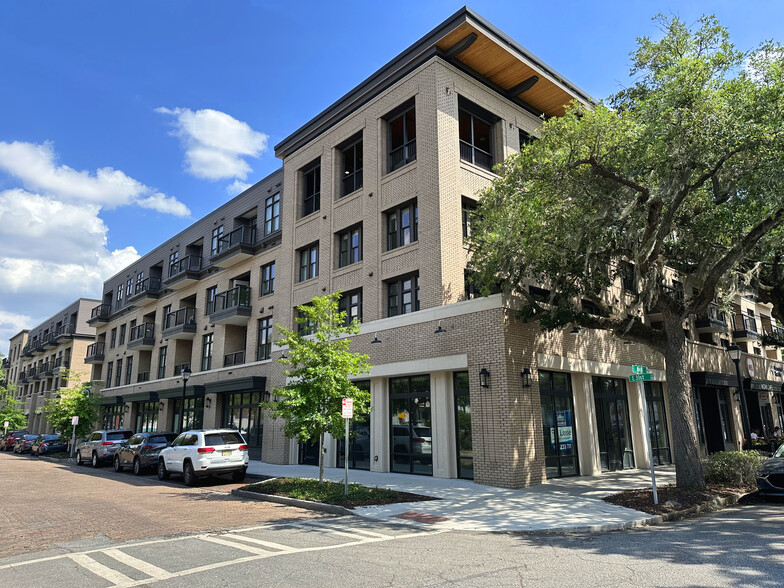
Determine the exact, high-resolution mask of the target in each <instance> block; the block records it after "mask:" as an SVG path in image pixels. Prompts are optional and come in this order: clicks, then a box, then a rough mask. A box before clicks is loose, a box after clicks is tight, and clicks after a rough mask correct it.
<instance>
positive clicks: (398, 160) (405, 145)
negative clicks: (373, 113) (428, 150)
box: [387, 100, 416, 172]
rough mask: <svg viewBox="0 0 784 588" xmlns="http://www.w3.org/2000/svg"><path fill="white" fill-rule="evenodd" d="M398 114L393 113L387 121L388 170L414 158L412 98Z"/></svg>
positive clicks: (414, 136) (414, 138)
mask: <svg viewBox="0 0 784 588" xmlns="http://www.w3.org/2000/svg"><path fill="white" fill-rule="evenodd" d="M403 108H404V109H405V110H403V112H401V113H400V114H393V115H392V116H390V118H389V119H388V121H387V133H388V137H389V139H388V143H389V162H388V165H387V169H388V171H390V172H391V171H395V170H396V169H398V168H400V167H403V166H404V165H406V164H407V163H410V162H412V161H415V160H416V111H415V109H414V103H413V100H412V101H410V102H408V103H407V104H406V105H405V106H404V107H403Z"/></svg>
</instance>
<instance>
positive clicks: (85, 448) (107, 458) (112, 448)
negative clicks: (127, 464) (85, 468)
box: [76, 429, 133, 468]
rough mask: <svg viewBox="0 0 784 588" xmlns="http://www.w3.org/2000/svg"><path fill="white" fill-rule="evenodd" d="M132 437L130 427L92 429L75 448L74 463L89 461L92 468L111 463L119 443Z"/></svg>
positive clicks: (79, 463)
mask: <svg viewBox="0 0 784 588" xmlns="http://www.w3.org/2000/svg"><path fill="white" fill-rule="evenodd" d="M131 437H133V431H131V430H130V429H112V430H105V429H103V430H100V431H94V432H93V433H91V434H90V436H89V437H87V439H86V440H85V441H84V442H83V443H81V444H80V445H79V446H78V447H77V448H76V463H77V464H78V465H82V463H84V462H85V461H89V462H90V464H92V466H93V467H94V468H98V467H101V465H102V464H104V463H112V460H113V459H114V454H115V452H116V451H117V449H119V447H120V445H122V444H123V443H125V442H126V441H127V440H128V439H130V438H131Z"/></svg>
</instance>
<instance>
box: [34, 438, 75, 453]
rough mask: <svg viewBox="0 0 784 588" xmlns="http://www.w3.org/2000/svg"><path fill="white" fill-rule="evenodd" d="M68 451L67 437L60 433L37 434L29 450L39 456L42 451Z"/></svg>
mask: <svg viewBox="0 0 784 588" xmlns="http://www.w3.org/2000/svg"><path fill="white" fill-rule="evenodd" d="M63 451H68V439H66V438H65V437H63V436H61V435H38V437H37V438H36V439H35V441H34V442H33V446H32V447H31V449H30V452H31V453H32V454H33V455H37V456H38V457H41V455H42V454H44V453H57V452H63Z"/></svg>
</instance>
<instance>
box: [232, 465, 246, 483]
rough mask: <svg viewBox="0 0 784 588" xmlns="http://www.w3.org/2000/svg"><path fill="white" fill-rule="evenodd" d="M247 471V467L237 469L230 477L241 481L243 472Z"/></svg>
mask: <svg viewBox="0 0 784 588" xmlns="http://www.w3.org/2000/svg"><path fill="white" fill-rule="evenodd" d="M246 472H247V468H242V469H241V470H237V471H236V472H232V474H231V479H232V480H233V481H235V482H242V481H243V480H245V473H246Z"/></svg>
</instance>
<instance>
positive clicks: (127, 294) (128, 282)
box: [125, 278, 133, 300]
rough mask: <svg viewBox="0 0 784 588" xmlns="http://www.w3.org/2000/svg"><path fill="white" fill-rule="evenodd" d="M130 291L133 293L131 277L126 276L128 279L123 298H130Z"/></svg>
mask: <svg viewBox="0 0 784 588" xmlns="http://www.w3.org/2000/svg"><path fill="white" fill-rule="evenodd" d="M132 293H133V278H128V281H127V282H126V283H125V299H126V300H127V299H128V298H130V296H131V294H132Z"/></svg>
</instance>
